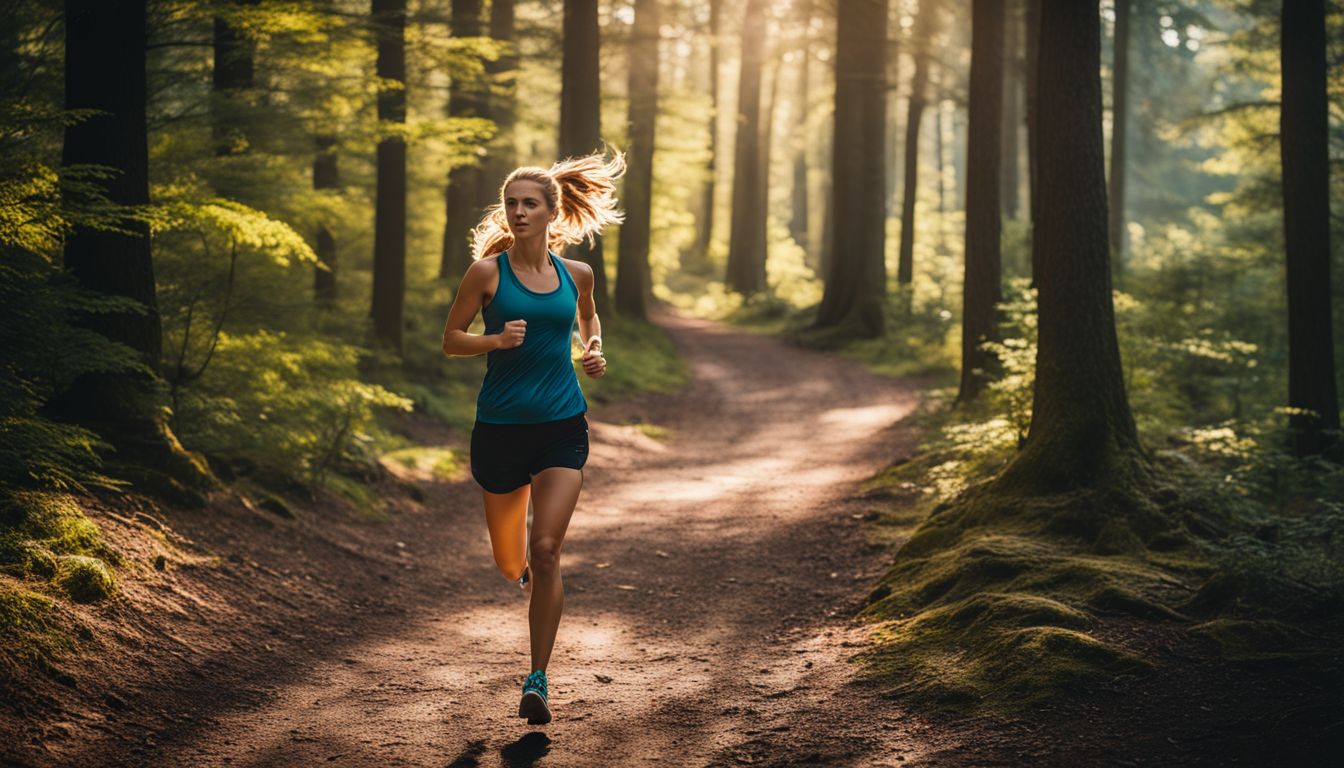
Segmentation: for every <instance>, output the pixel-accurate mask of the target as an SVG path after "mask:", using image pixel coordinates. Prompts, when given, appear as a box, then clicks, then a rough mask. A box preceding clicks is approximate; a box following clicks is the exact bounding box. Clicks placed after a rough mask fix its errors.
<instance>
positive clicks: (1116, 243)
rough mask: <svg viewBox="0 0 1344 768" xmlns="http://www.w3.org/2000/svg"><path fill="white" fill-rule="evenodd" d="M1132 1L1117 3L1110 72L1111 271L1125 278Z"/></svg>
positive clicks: (1116, 277)
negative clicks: (1126, 163)
mask: <svg viewBox="0 0 1344 768" xmlns="http://www.w3.org/2000/svg"><path fill="white" fill-rule="evenodd" d="M1130 2H1131V0H1115V41H1114V44H1115V63H1114V64H1113V66H1112V68H1111V194H1110V201H1109V202H1110V206H1111V216H1110V224H1109V227H1110V230H1109V231H1110V244H1111V269H1112V271H1113V272H1114V277H1115V281H1116V282H1117V283H1120V282H1123V280H1124V274H1125V147H1126V141H1127V137H1128V134H1129V130H1128V128H1129V11H1130Z"/></svg>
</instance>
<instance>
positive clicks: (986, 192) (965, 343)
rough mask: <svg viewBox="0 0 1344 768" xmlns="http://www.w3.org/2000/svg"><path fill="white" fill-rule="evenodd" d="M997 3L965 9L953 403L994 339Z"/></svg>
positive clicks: (974, 380)
mask: <svg viewBox="0 0 1344 768" xmlns="http://www.w3.org/2000/svg"><path fill="white" fill-rule="evenodd" d="M1003 32H1004V9H1003V2H1002V0H975V1H974V2H973V3H972V5H971V83H970V103H969V107H968V109H969V112H970V117H969V119H970V125H969V126H968V128H967V142H966V143H967V147H966V166H967V167H966V276H965V280H964V282H963V284H962V321H961V388H960V391H959V392H958V393H957V402H959V403H964V402H968V401H970V400H973V399H975V397H976V396H977V395H979V394H980V391H981V390H982V389H984V386H985V382H986V380H987V377H988V374H989V373H991V371H990V367H991V366H992V365H993V363H994V358H993V356H992V355H990V354H989V353H988V352H986V351H985V350H983V349H981V348H980V344H981V343H983V342H984V341H986V340H990V339H997V338H998V323H997V312H996V308H995V305H996V304H998V303H999V301H1000V300H1001V298H1002V290H1001V288H1000V266H999V263H1000V259H999V233H1000V230H1001V226H1002V222H1001V219H1000V216H1001V214H1000V211H999V192H1000V189H999V182H1000V181H1001V179H1000V168H999V159H1000V158H999V153H1000V152H1001V151H1002V144H1001V143H1000V141H1001V137H1000V135H999V128H1000V126H1001V125H1002V120H1003Z"/></svg>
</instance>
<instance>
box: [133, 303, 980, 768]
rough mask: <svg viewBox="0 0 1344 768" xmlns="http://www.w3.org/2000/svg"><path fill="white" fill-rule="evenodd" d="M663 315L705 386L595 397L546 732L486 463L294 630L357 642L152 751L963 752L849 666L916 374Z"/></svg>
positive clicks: (408, 524) (570, 755)
mask: <svg viewBox="0 0 1344 768" xmlns="http://www.w3.org/2000/svg"><path fill="white" fill-rule="evenodd" d="M657 321H658V322H659V323H661V324H662V325H663V326H664V327H666V328H667V329H668V330H669V331H670V333H671V334H672V335H673V337H674V339H675V341H676V343H677V345H678V347H679V349H680V350H681V352H682V354H683V356H684V357H685V359H686V360H687V361H688V362H689V365H690V366H691V368H692V372H693V382H692V384H691V385H690V387H689V388H688V389H687V391H685V392H682V393H678V394H675V395H642V396H639V397H637V398H633V399H631V400H629V401H626V402H622V403H620V404H617V405H613V406H610V407H608V408H603V409H598V410H595V411H594V412H593V413H591V414H590V422H591V424H592V444H593V447H592V452H591V457H590V460H589V464H588V467H587V470H586V479H585V487H584V490H583V495H582V497H581V498H580V500H579V506H578V509H577V512H576V513H575V515H574V518H573V520H572V522H571V525H570V528H569V531H568V533H567V536H566V539H565V546H564V550H563V555H562V558H561V567H562V570H563V574H564V580H565V588H566V602H565V613H564V616H563V618H562V620H561V624H560V629H559V636H558V639H557V642H556V648H555V652H554V655H553V657H552V659H551V664H550V668H549V670H548V672H549V676H550V686H551V690H550V694H551V707H552V710H553V712H554V716H555V719H554V720H553V721H552V722H551V723H550V724H549V725H546V726H535V727H533V726H528V725H527V724H526V722H525V721H524V720H522V719H520V718H518V717H516V716H515V711H516V708H517V703H518V697H519V689H520V685H521V682H522V678H523V676H524V675H525V674H526V672H527V671H528V651H527V616H526V613H527V612H526V604H525V602H524V600H523V598H522V596H521V595H520V594H519V592H518V589H517V588H516V587H515V586H514V585H512V584H510V583H508V582H506V581H504V580H503V579H502V578H501V577H500V576H499V574H498V573H497V571H496V570H495V569H494V566H493V563H492V560H491V556H490V549H489V544H488V538H487V535H486V531H485V526H484V522H483V519H482V516H481V511H480V502H479V496H478V493H479V492H478V491H477V490H476V487H475V485H474V484H473V483H471V482H470V481H468V482H464V483H458V484H455V485H453V486H452V487H451V488H449V489H447V490H446V491H444V493H442V494H437V495H436V496H435V497H434V499H433V503H432V504H430V505H428V506H427V508H426V510H425V511H424V512H423V513H422V514H419V515H418V518H419V519H418V520H415V521H411V520H394V521H393V522H392V523H390V525H391V526H392V528H393V530H392V531H391V533H392V534H393V535H396V536H398V537H399V538H401V539H402V542H401V544H399V545H398V546H399V547H401V548H402V549H403V551H402V552H399V553H397V554H400V555H403V556H404V557H406V558H408V559H413V560H414V562H415V563H416V565H415V567H413V568H412V567H409V566H408V567H407V570H405V571H404V574H405V576H404V578H405V579H406V580H407V581H406V583H404V584H402V585H399V586H398V587H397V588H396V589H393V590H391V596H389V597H386V598H383V601H391V603H387V602H383V604H382V605H381V606H379V607H377V608H376V609H375V610H372V611H369V610H363V611H352V613H351V615H348V616H344V617H333V618H330V619H327V620H324V621H318V622H317V624H315V625H313V626H309V627H306V628H303V629H302V630H299V631H302V632H304V633H306V636H307V637H308V638H310V639H311V638H314V637H315V636H321V635H323V634H324V633H332V632H334V633H335V634H337V635H339V636H341V637H342V638H344V639H342V640H341V641H339V643H334V644H333V648H331V649H328V650H326V651H324V652H314V653H310V654H309V655H308V656H307V657H300V656H298V655H295V656H293V657H292V658H286V657H285V652H284V651H283V649H281V650H279V651H277V654H276V656H275V658H274V659H273V660H269V661H267V662H266V666H267V667H271V668H272V669H273V670H275V671H274V675H273V676H272V677H270V678H263V677H258V678H256V679H254V680H252V681H251V682H250V683H249V685H252V686H253V690H254V692H258V693H260V694H262V695H261V696H260V698H261V699H262V700H260V701H252V702H249V703H247V704H246V705H244V704H242V702H233V701H227V700H220V699H221V698H223V697H212V698H215V699H216V701H215V703H214V704H213V705H211V706H209V707H205V706H203V707H202V711H201V712H200V713H199V715H200V717H197V716H193V715H192V714H191V713H190V712H184V713H182V714H183V716H182V718H181V721H180V722H183V723H192V725H189V726H184V727H178V728H175V729H173V731H172V732H171V733H163V732H160V734H159V735H158V737H157V740H156V741H155V742H154V745H153V746H152V747H150V748H149V749H147V750H146V751H147V752H149V754H152V755H153V757H154V758H155V759H160V760H166V761H167V762H166V763H164V764H170V765H172V764H183V765H224V764H228V765H234V766H239V765H243V766H262V765H335V766H340V765H425V766H429V765H434V766H445V765H448V766H454V767H456V768H467V767H468V766H497V765H503V766H510V767H512V766H526V765H533V764H536V765H541V766H585V767H591V766H636V765H667V766H720V765H745V764H756V765H772V766H779V765H835V766H860V765H863V766H867V765H881V766H897V765H901V766H909V765H919V764H922V763H924V762H926V761H925V760H922V759H921V757H922V756H931V755H933V754H935V753H938V752H942V754H943V755H946V754H947V753H946V752H945V751H943V750H946V749H948V748H955V741H956V739H955V736H954V735H953V734H949V733H946V732H941V733H940V732H938V731H937V730H931V729H929V728H928V727H927V724H926V723H924V721H922V720H921V719H920V718H918V717H915V716H913V715H910V714H907V713H904V712H903V711H902V710H901V709H900V707H899V705H898V704H897V703H896V702H894V701H891V700H883V699H880V698H879V697H878V696H877V695H876V693H875V691H873V690H872V689H871V688H870V687H868V686H864V685H861V684H856V683H854V682H853V681H852V673H853V671H854V666H853V665H852V664H851V663H850V662H849V661H848V659H849V657H850V656H852V655H853V653H855V652H856V651H857V650H859V645H860V644H861V642H862V639H863V636H864V630H863V628H862V627H861V626H859V625H857V624H854V623H851V622H850V621H848V620H847V618H846V616H848V615H849V614H850V613H852V612H853V610H854V609H855V608H856V607H857V605H858V603H859V602H860V601H861V600H862V599H863V597H864V595H865V594H866V593H867V591H868V590H869V589H870V588H871V586H872V583H873V582H874V581H875V580H876V578H877V577H878V576H879V575H880V574H881V572H882V570H883V568H884V567H885V565H886V564H887V562H888V561H889V558H890V552H889V550H886V549H885V548H883V547H881V546H876V545H872V544H870V543H869V541H868V538H867V535H866V533H865V530H864V523H862V522H861V521H860V520H859V519H858V518H859V517H860V516H861V515H860V513H861V512H863V511H864V510H865V507H864V502H863V501H862V500H861V499H857V498H855V494H856V490H857V484H858V483H859V482H860V481H861V480H862V479H863V478H865V477H867V476H869V475H870V474H872V473H873V472H875V471H876V470H878V469H880V468H881V467H882V466H884V464H885V463H887V462H889V461H890V459H891V458H892V457H894V456H897V455H899V454H901V453H903V452H909V451H910V450H911V449H912V447H913V446H912V445H911V441H913V439H914V437H915V435H914V433H913V430H911V429H910V428H908V427H907V426H905V425H903V424H902V423H901V421H902V419H903V418H904V417H906V416H907V415H908V414H909V413H910V412H911V411H912V409H913V408H914V407H915V405H916V402H917V398H918V394H919V389H918V385H917V383H916V382H913V381H909V380H900V379H891V378H884V377H881V376H877V375H875V374H872V373H870V372H869V371H867V370H866V369H864V368H863V366H862V365H861V364H860V363H858V362H855V361H852V360H847V359H844V358H841V357H839V356H836V355H831V354H824V353H820V352H814V351H809V350H804V349H798V348H793V347H788V346H786V345H784V344H782V343H780V342H778V341H776V340H775V339H773V338H769V337H766V336H760V335H753V334H750V333H745V332H741V331H738V330H733V329H730V328H727V327H726V326H723V325H719V324H715V323H711V322H706V321H700V320H694V319H689V318H685V317H681V316H678V315H672V314H660V315H659V316H658V317H657ZM621 362H622V361H621V360H620V359H619V358H614V359H612V361H611V365H613V366H617V365H620V364H621ZM636 417H637V418H638V419H640V420H642V421H643V422H646V423H649V424H653V425H656V426H658V427H663V428H666V429H667V430H669V432H670V439H667V440H655V439H653V438H651V437H649V436H647V435H646V434H645V432H644V431H641V430H640V429H638V428H637V427H635V426H633V425H631V424H630V423H629V422H631V421H632V420H633V419H635V418H636ZM650 431H651V430H650ZM445 497H446V498H445ZM398 526H400V529H399V528H398ZM412 527H414V529H413V530H412ZM402 529H404V530H402ZM383 578H384V580H385V581H386V577H385V576H384V577H383ZM397 578H401V577H397ZM369 580H370V581H374V580H373V579H371V578H370V579H369ZM393 580H394V581H396V579H395V578H394V579H393ZM397 603H400V604H397ZM324 624H325V626H324ZM272 631H274V629H273V630H272ZM291 631H292V630H291ZM298 637H303V635H298ZM267 648H268V650H269V648H270V646H269V645H268V646H267ZM253 698H254V699H255V698H257V697H253ZM140 755H141V756H142V757H148V756H149V755H147V754H145V751H141V752H140Z"/></svg>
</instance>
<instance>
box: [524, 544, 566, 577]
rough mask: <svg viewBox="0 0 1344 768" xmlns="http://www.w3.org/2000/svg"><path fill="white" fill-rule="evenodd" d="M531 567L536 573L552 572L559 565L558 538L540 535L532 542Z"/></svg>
mask: <svg viewBox="0 0 1344 768" xmlns="http://www.w3.org/2000/svg"><path fill="white" fill-rule="evenodd" d="M531 550H532V551H531V559H530V562H531V564H532V567H533V568H535V569H536V570H537V573H554V572H555V571H556V569H558V568H559V567H560V540H559V539H553V538H550V537H548V536H542V537H540V538H538V539H536V540H534V541H533V542H532V547H531Z"/></svg>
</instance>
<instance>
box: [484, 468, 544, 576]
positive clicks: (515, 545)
mask: <svg viewBox="0 0 1344 768" xmlns="http://www.w3.org/2000/svg"><path fill="white" fill-rule="evenodd" d="M531 493H532V489H531V486H527V485H524V486H523V487H521V488H519V489H518V490H516V491H513V492H511V493H490V492H489V491H481V495H482V496H483V497H484V498H485V524H486V526H487V527H488V528H489V529H490V548H491V549H492V550H494V553H495V565H496V566H498V567H499V572H500V573H502V574H504V578H506V579H508V580H510V581H517V580H518V578H519V577H520V576H522V575H523V566H524V565H526V564H527V500H528V497H529V496H531Z"/></svg>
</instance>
